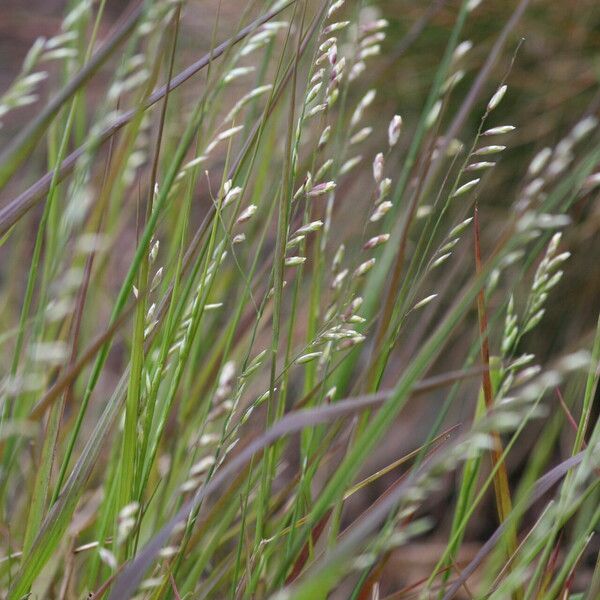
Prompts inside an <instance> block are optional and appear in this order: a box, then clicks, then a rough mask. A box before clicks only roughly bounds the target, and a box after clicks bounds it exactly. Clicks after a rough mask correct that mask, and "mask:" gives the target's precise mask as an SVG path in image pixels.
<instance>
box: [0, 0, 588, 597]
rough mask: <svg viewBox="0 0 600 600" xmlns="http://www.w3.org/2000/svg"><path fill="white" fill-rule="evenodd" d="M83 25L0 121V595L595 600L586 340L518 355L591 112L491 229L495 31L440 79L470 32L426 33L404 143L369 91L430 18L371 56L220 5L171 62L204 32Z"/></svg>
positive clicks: (167, 22)
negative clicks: (1, 132)
mask: <svg viewBox="0 0 600 600" xmlns="http://www.w3.org/2000/svg"><path fill="white" fill-rule="evenodd" d="M106 4H107V3H106V2H105V1H104V0H102V1H100V2H98V3H91V2H87V1H84V2H81V1H78V2H71V3H70V4H69V11H68V12H67V14H66V16H65V17H64V19H63V20H62V24H61V30H60V32H58V33H57V34H56V35H54V37H51V38H49V39H43V40H39V41H38V42H36V43H35V44H34V46H33V48H32V49H31V51H30V52H29V54H28V55H27V57H26V59H25V62H24V64H23V67H22V70H21V72H20V74H19V75H18V77H17V79H16V80H15V82H14V83H13V84H12V86H11V87H10V88H9V89H8V90H7V91H6V92H5V93H4V94H3V96H2V97H1V98H0V115H1V116H2V118H3V119H4V120H5V121H8V120H9V119H10V116H9V115H11V114H12V111H17V112H15V114H19V113H18V111H20V110H21V111H22V110H24V107H26V106H29V105H35V106H36V107H39V110H38V111H37V113H36V115H35V116H33V118H32V119H31V121H30V123H29V125H25V126H23V127H20V128H19V131H18V133H17V134H16V135H15V136H14V137H13V138H12V139H11V140H7V143H6V144H5V147H4V150H3V151H2V154H1V157H0V186H2V189H3V190H5V191H6V193H7V199H6V202H4V203H3V205H2V209H0V233H1V235H2V241H1V244H2V246H1V247H0V252H1V253H2V256H3V263H4V265H6V268H3V287H2V289H1V292H2V302H3V306H4V310H3V317H2V337H1V344H2V352H3V356H4V358H5V360H4V361H3V372H2V385H1V397H0V402H1V404H0V460H1V461H2V462H1V467H0V507H1V513H0V514H1V524H0V525H1V528H2V532H3V535H2V541H1V542H0V551H1V552H2V556H1V557H0V589H2V593H3V596H5V597H6V598H10V599H11V600H17V599H20V598H25V597H33V598H82V597H86V595H88V597H90V598H103V597H105V598H111V599H113V600H114V599H124V598H131V597H136V598H145V599H153V600H155V599H159V598H190V599H191V598H232V599H237V598H286V599H287V598H294V599H296V598H297V599H300V598H306V599H311V600H312V599H314V598H326V597H336V598H337V597H339V598H353V599H365V598H390V599H391V598H409V597H423V598H451V597H478V598H483V597H486V598H487V597H492V598H581V597H586V598H589V599H592V598H596V597H598V593H600V591H599V589H600V588H599V584H598V581H599V579H600V575H599V573H600V570H599V567H598V565H597V564H596V566H595V567H594V565H593V564H588V563H589V559H590V557H591V556H592V554H593V549H594V548H595V546H594V544H597V540H595V538H594V532H595V530H596V529H597V527H598V522H599V519H600V513H599V511H598V508H597V506H598V494H599V488H598V477H597V472H598V467H599V465H598V452H597V451H598V444H599V443H600V437H599V436H600V429H599V428H598V424H597V422H595V412H594V411H595V408H594V397H595V394H596V389H597V380H598V359H599V358H600V329H599V328H590V329H589V331H588V332H587V335H586V336H585V337H582V338H581V339H580V340H579V343H578V344H577V346H576V347H561V348H560V350H559V351H558V352H555V353H554V356H553V357H551V358H550V359H548V360H544V358H545V357H544V356H541V357H537V356H536V354H535V353H534V351H532V350H530V345H531V344H532V342H531V340H532V339H533V337H534V336H535V335H536V333H537V334H539V335H543V332H544V330H545V327H547V325H546V324H545V319H546V317H547V315H546V311H547V307H548V303H549V302H550V301H551V299H552V297H553V296H554V295H555V294H557V293H558V294H566V293H568V290H566V288H565V282H564V281H563V275H564V272H565V271H566V272H568V269H569V261H570V252H569V250H568V248H569V247H570V246H569V239H571V238H570V234H569V232H570V231H571V230H573V229H575V230H576V228H577V224H576V223H574V222H573V221H574V218H576V213H577V211H576V210H575V208H580V207H581V206H583V205H585V204H586V203H592V202H593V201H595V200H596V196H595V195H594V190H595V189H596V187H595V186H596V185H597V183H598V175H597V174H595V172H594V171H595V169H596V167H597V164H598V162H599V161H600V138H599V136H598V132H597V119H596V118H595V117H594V116H593V114H592V112H593V111H587V112H586V113H585V114H584V115H583V116H581V117H580V118H577V117H575V118H574V119H573V120H572V122H573V124H572V125H571V126H570V129H568V130H567V131H566V133H564V134H563V135H562V137H560V138H559V139H558V141H556V142H555V143H554V144H553V145H549V146H545V147H543V149H541V150H540V151H538V152H537V153H536V154H534V155H532V156H531V157H529V162H528V163H527V164H526V165H525V167H524V168H520V169H518V168H515V169H513V170H512V171H511V182H510V185H509V187H508V193H510V198H511V200H510V205H509V206H508V207H506V210H505V213H504V216H503V217H502V218H496V217H495V216H494V207H495V204H496V200H495V196H494V193H493V190H494V185H495V178H496V177H497V172H498V171H500V172H502V161H503V160H504V157H505V156H506V155H510V153H511V144H515V143H516V142H515V140H516V141H518V140H519V137H518V136H519V123H518V122H517V121H514V124H513V123H508V122H507V121H504V120H503V118H504V115H505V113H503V112H502V110H503V105H504V104H505V103H506V102H507V100H508V99H509V98H510V95H511V87H510V79H511V74H512V72H513V71H512V70H513V69H514V68H515V67H514V65H515V64H518V60H519V54H518V49H519V46H518V45H517V50H516V51H514V53H513V55H511V51H510V43H512V42H511V35H512V33H513V30H514V28H515V27H516V25H517V23H518V22H519V20H520V19H521V18H522V17H523V14H524V13H525V12H526V8H527V4H528V2H526V1H522V2H521V3H520V4H519V5H518V7H517V8H516V9H515V12H514V13H513V14H512V15H511V16H509V17H508V18H507V20H506V23H505V24H504V25H503V28H502V29H499V30H498V31H497V32H496V34H495V40H494V43H493V46H492V48H491V50H490V51H489V53H488V54H487V55H485V57H484V58H483V60H482V63H481V65H480V69H479V71H478V73H477V75H475V76H473V77H472V78H470V77H469V76H468V75H465V69H467V66H466V61H467V59H468V57H469V53H470V52H472V47H473V44H472V43H471V42H469V41H465V40H464V31H465V28H467V27H469V25H470V24H471V23H477V19H478V5H479V3H478V2H473V0H465V1H464V2H462V3H457V5H456V6H453V7H452V8H451V9H449V10H450V12H451V14H452V20H451V23H452V25H451V28H450V30H449V31H446V34H445V44H446V45H445V49H444V50H443V52H442V53H441V55H440V56H439V57H438V59H437V60H436V65H435V70H434V72H433V74H432V76H429V75H427V74H426V73H424V74H423V75H422V77H423V80H424V81H423V83H424V84H426V92H425V93H424V95H423V97H422V98H421V99H420V110H418V111H414V112H413V111H409V112H408V114H403V111H402V107H401V106H399V107H398V106H396V107H394V106H392V107H391V109H390V110H389V111H388V110H387V108H386V106H385V105H386V101H385V98H384V99H380V97H381V95H382V91H383V92H385V85H384V83H382V82H381V81H380V80H377V79H376V78H375V77H372V76H371V75H372V72H374V71H376V69H377V68H380V65H381V64H383V62H384V61H385V59H386V57H387V56H392V57H394V65H395V66H394V69H395V70H394V73H396V76H398V77H399V76H400V73H401V66H402V59H403V56H402V55H403V53H405V52H406V51H407V49H408V48H410V47H411V46H412V45H413V44H415V43H418V41H419V36H420V35H423V32H424V31H425V30H426V28H427V27H426V26H427V25H428V24H429V22H430V21H431V20H432V19H434V18H435V16H436V14H437V12H438V11H439V10H441V8H442V5H443V4H444V3H434V4H433V5H432V7H431V8H430V9H429V10H428V11H427V12H425V13H424V15H423V16H422V17H421V19H420V20H419V21H418V22H417V23H416V25H415V27H413V28H412V29H410V30H409V31H408V33H407V34H406V35H405V36H404V37H402V38H400V39H399V40H395V39H394V35H388V32H389V31H393V30H394V27H393V25H394V24H393V23H389V22H388V21H387V20H386V19H384V18H383V16H382V13H380V12H377V11H376V10H375V9H374V7H372V6H366V5H363V3H360V2H359V3H351V2H344V1H343V0H340V1H337V2H331V1H327V2H323V3H313V2H308V1H307V2H304V1H300V0H290V1H279V2H248V3H245V4H243V5H239V6H238V5H237V4H236V5H235V8H238V11H239V14H231V11H229V10H228V9H229V8H230V7H229V6H228V3H227V2H224V3H222V4H219V8H218V10H217V11H216V12H215V16H214V22H211V23H207V22H205V21H204V20H202V23H201V25H200V27H203V28H204V29H205V31H204V33H205V36H204V38H203V42H202V43H204V44H205V46H206V47H205V48H204V49H205V51H206V54H205V55H204V56H203V57H201V58H198V56H197V54H196V53H197V51H198V48H197V47H196V46H195V45H194V48H193V49H191V52H192V53H193V58H192V59H190V58H189V54H190V48H189V47H188V46H189V43H190V40H195V39H196V38H195V37H194V36H190V32H189V27H188V19H189V21H190V22H192V23H196V22H197V11H201V12H202V11H204V8H199V7H198V6H196V5H195V4H194V3H192V2H185V1H171V0H153V1H148V2H143V3H134V4H133V5H132V7H131V8H130V9H128V10H127V11H126V12H125V13H124V14H123V15H122V16H121V17H119V21H118V22H117V23H116V24H115V25H114V26H113V28H112V31H111V32H109V33H108V34H106V35H100V31H101V30H104V28H103V27H101V25H102V24H103V23H104V19H105V18H106V15H105V8H106ZM224 29H228V30H229V34H228V35H229V37H227V35H226V34H223V30H224ZM196 41H197V40H196ZM507 47H508V49H507ZM505 55H508V59H509V60H508V61H506V60H505V62H502V61H503V60H504V59H503V57H505ZM511 57H512V58H511ZM396 59H397V64H396ZM497 63H499V64H500V66H501V67H502V68H503V69H504V73H503V74H501V75H500V77H499V78H497V79H496V80H495V79H494V77H495V76H494V75H493V73H494V67H495V66H496V65H497ZM48 65H54V67H50V66H48ZM186 65H187V66H186ZM102 77H104V78H105V81H103V82H99V81H98V80H99V79H100V78H102ZM469 79H471V81H470V84H469V86H468V88H467V89H466V90H464V89H463V83H461V82H463V80H469ZM46 81H48V82H49V83H47V84H46V83H44V85H48V86H49V89H50V92H49V93H48V95H49V99H48V100H47V101H46V103H45V104H44V100H43V98H44V97H45V95H46V93H47V92H46V91H44V89H43V88H42V87H41V86H42V83H43V82H46ZM379 83H381V85H378V84H379ZM494 90H495V91H494ZM99 91H100V93H99ZM387 104H390V103H389V102H387ZM381 115H383V116H381ZM472 123H475V125H474V126H472V127H471V126H470V125H471V124H472ZM34 158H39V160H37V162H36V160H34ZM41 161H45V163H44V166H43V168H42V169H41V171H42V172H40V169H39V165H40V163H41ZM43 171H46V173H45V174H44V172H43ZM36 178H37V179H36ZM31 181H33V183H31ZM27 185H29V187H27ZM15 189H16V190H18V191H17V192H16V193H13V192H14V190H15ZM29 233H31V236H32V237H31V239H29ZM9 265H10V267H9ZM23 265H26V267H25V268H23ZM425 405H427V406H429V409H428V410H427V411H426V412H427V414H426V415H425V416H421V417H419V415H418V411H419V410H420V407H421V408H422V407H423V406H425ZM431 406H433V407H434V408H433V409H432V408H431ZM415 411H416V412H415ZM532 433H535V435H532ZM565 436H566V437H565ZM401 438H402V439H401ZM564 439H568V440H569V441H570V445H569V446H568V447H566V446H565V445H564V444H562V445H561V444H560V443H559V442H560V441H561V440H564ZM386 448H389V449H390V450H387V451H386ZM557 449H558V450H557ZM524 453H525V455H526V456H525V458H523V454H524ZM367 499H369V500H367ZM440 502H441V504H442V506H443V508H442V507H441V506H440ZM433 539H435V540H436V541H439V540H442V543H441V544H439V545H438V546H437V547H436V549H435V550H434V551H429V552H430V554H429V556H428V565H429V566H428V568H427V569H426V572H425V576H424V577H423V570H420V571H419V574H418V575H417V574H416V573H413V572H412V571H411V570H410V569H408V568H407V569H403V570H402V571H403V572H401V573H398V572H397V570H395V569H394V568H393V565H394V563H395V561H397V560H398V557H402V556H404V552H405V551H407V550H408V549H410V548H414V547H417V548H426V549H427V548H431V540H433ZM469 544H475V545H476V547H477V551H476V552H475V553H474V554H473V555H472V556H471V557H470V558H469V560H465V556H464V555H465V552H464V551H465V548H467V547H468V546H469ZM461 594H462V596H461Z"/></svg>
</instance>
